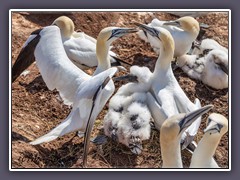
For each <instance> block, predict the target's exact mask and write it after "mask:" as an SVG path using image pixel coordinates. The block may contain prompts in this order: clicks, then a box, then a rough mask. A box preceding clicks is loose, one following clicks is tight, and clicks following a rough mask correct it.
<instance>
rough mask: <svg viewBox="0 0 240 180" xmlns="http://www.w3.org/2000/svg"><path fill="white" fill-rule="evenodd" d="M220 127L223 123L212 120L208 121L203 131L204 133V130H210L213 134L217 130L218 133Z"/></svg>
mask: <svg viewBox="0 0 240 180" xmlns="http://www.w3.org/2000/svg"><path fill="white" fill-rule="evenodd" d="M222 127H223V125H221V124H218V123H216V122H214V121H211V122H210V123H209V125H208V126H207V127H206V129H204V131H203V132H204V133H206V132H209V131H211V133H212V134H215V133H217V132H218V133H220V131H221V129H222Z"/></svg>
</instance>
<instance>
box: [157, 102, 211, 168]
mask: <svg viewBox="0 0 240 180" xmlns="http://www.w3.org/2000/svg"><path fill="white" fill-rule="evenodd" d="M211 108H212V106H211V105H207V106H204V107H202V108H200V109H197V110H195V111H192V112H190V113H181V114H177V115H173V116H171V117H169V118H168V119H167V120H166V121H164V122H163V124H162V126H161V130H160V146H161V155H162V160H163V165H162V168H182V167H183V165H182V157H181V148H180V141H181V135H182V133H184V132H185V130H186V129H187V128H188V127H189V126H191V124H192V123H194V122H195V121H196V120H197V118H198V117H200V116H201V115H203V114H205V113H206V112H208V111H209V110H210V109H211Z"/></svg>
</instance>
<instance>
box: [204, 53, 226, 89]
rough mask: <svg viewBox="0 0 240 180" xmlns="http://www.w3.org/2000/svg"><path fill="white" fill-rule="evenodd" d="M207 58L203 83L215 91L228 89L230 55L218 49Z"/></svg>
mask: <svg viewBox="0 0 240 180" xmlns="http://www.w3.org/2000/svg"><path fill="white" fill-rule="evenodd" d="M205 58H206V60H205V68H204V69H203V73H202V77H201V80H202V82H203V83H204V84H207V85H208V86H210V87H212V88H215V89H224V88H228V54H227V53H225V52H224V51H222V50H218V49H216V50H212V51H210V52H209V53H208V55H207V56H206V57H205Z"/></svg>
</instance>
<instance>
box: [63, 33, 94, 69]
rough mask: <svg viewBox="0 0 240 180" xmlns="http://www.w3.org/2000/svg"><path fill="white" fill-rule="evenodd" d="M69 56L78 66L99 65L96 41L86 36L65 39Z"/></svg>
mask: <svg viewBox="0 0 240 180" xmlns="http://www.w3.org/2000/svg"><path fill="white" fill-rule="evenodd" d="M64 48H65V50H66V53H67V55H68V57H69V58H70V59H71V60H72V61H73V63H74V64H76V65H77V66H79V65H80V66H81V65H82V66H87V67H95V66H97V64H98V63H97V55H96V43H94V42H92V41H91V40H89V39H87V38H85V37H78V38H71V39H69V40H66V41H64Z"/></svg>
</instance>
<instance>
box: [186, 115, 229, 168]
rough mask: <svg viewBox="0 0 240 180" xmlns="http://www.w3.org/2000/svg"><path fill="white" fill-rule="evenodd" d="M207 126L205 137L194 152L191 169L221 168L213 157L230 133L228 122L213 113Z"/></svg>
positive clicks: (221, 116)
mask: <svg viewBox="0 0 240 180" xmlns="http://www.w3.org/2000/svg"><path fill="white" fill-rule="evenodd" d="M206 124H207V127H206V129H205V130H204V135H203V137H202V139H201V140H200V142H199V143H198V145H197V147H196V149H195V150H194V152H193V155H192V159H191V164H190V168H219V166H218V164H217V163H216V161H215V160H214V158H213V155H214V154H215V151H216V149H217V146H218V144H219V142H220V140H221V138H222V136H223V135H224V134H225V133H227V131H228V120H227V119H226V118H225V117H224V116H223V115H221V114H217V113H212V114H210V116H209V117H208V120H207V123H206Z"/></svg>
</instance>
